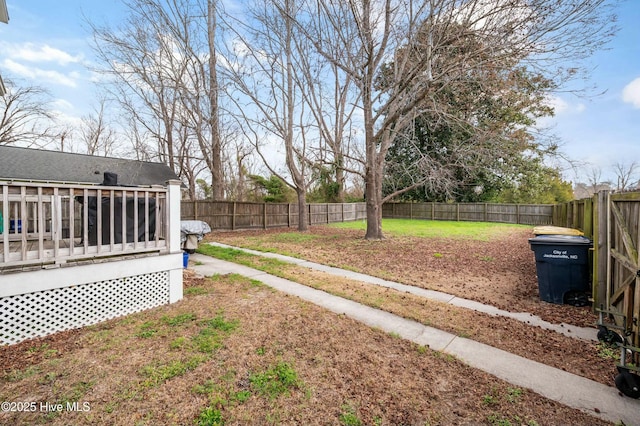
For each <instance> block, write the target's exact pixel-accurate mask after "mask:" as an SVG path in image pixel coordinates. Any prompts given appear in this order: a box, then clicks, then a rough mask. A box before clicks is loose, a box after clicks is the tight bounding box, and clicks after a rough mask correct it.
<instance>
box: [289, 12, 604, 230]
mask: <svg viewBox="0 0 640 426" xmlns="http://www.w3.org/2000/svg"><path fill="white" fill-rule="evenodd" d="M608 3H609V2H607V1H606V0H593V1H586V2H585V1H579V0H567V1H563V2H558V1H557V0H531V1H523V0H522V1H521V0H515V1H514V0H496V1H486V0H465V1H452V0H428V1H424V2H407V1H402V0H322V1H321V0H318V1H309V2H308V3H307V4H308V7H309V10H308V13H305V14H300V15H299V16H300V17H304V18H303V19H300V18H298V19H297V23H298V25H299V29H300V30H301V31H303V32H304V33H305V34H306V35H307V36H308V37H309V40H311V42H312V43H313V45H314V46H315V48H316V49H317V51H318V52H319V53H320V54H322V55H323V56H324V57H325V58H326V59H327V60H328V61H330V62H331V63H332V64H334V65H336V66H337V67H340V68H341V69H342V70H343V71H344V72H345V73H347V74H348V75H350V76H351V78H353V80H354V82H355V84H356V86H357V87H358V90H359V94H360V100H359V106H360V108H361V114H362V127H363V129H364V135H365V136H364V139H365V145H366V147H365V151H366V160H365V174H366V203H367V233H366V238H368V239H380V238H383V233H382V228H381V219H382V210H381V208H382V203H383V202H384V199H383V196H382V181H383V172H384V167H385V156H386V154H387V151H388V149H389V147H390V145H391V143H392V142H393V141H394V140H395V138H396V137H397V136H398V134H399V132H401V131H403V130H404V129H406V128H408V127H409V126H410V125H411V123H412V120H413V119H414V117H415V116H416V114H418V113H420V112H421V111H425V110H426V111H429V110H434V109H437V103H435V104H434V102H433V100H434V99H435V97H436V95H437V94H438V91H440V90H442V89H444V88H447V87H448V86H449V84H450V83H451V82H455V81H458V79H459V78H461V77H463V76H464V75H465V73H466V72H467V71H469V70H470V69H471V68H470V67H479V66H488V65H490V66H491V67H492V69H493V70H494V72H501V71H503V70H506V69H509V68H510V67H511V66H513V64H514V62H515V63H519V64H521V65H525V66H528V67H531V68H532V69H535V70H538V71H541V72H544V74H545V75H546V76H548V78H550V79H553V81H554V82H555V83H556V84H557V85H560V84H562V83H564V82H565V81H567V79H569V78H571V77H575V76H576V75H577V72H576V71H577V70H579V69H580V68H579V66H578V65H576V66H572V67H571V68H565V67H563V64H566V63H567V62H569V61H570V60H573V61H580V60H581V59H584V58H586V57H587V56H589V55H590V54H591V53H592V52H593V51H594V50H595V49H598V48H600V47H601V46H602V45H603V43H605V42H606V41H607V40H608V38H609V37H610V36H611V34H612V22H613V21H612V16H611V14H610V13H609V10H607V9H606V7H607V4H608ZM468 38H475V39H476V40H478V42H479V43H478V46H481V47H480V48H478V49H476V50H469V51H468V52H465V55H464V56H462V57H457V58H456V60H453V61H440V60H439V59H441V58H443V57H451V55H450V52H451V50H452V49H455V48H456V41H458V40H461V39H468ZM403 52H410V54H409V53H403ZM390 66H391V67H392V69H391V70H389V69H388V67H390ZM389 73H390V75H391V76H392V78H390V79H388V80H386V81H385V84H380V80H379V79H380V78H381V77H383V76H384V75H385V74H389ZM436 111H437V110H436Z"/></svg>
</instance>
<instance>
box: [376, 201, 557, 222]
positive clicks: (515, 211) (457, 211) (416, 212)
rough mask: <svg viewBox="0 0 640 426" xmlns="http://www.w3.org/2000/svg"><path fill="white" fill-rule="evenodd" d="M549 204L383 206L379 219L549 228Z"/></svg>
mask: <svg viewBox="0 0 640 426" xmlns="http://www.w3.org/2000/svg"><path fill="white" fill-rule="evenodd" d="M553 213H554V206H553V205H552V204H492V203H386V204H384V205H383V206H382V217H383V218H395V219H424V220H452V221H472V222H501V223H514V224H523V225H550V224H551V223H552V222H553Z"/></svg>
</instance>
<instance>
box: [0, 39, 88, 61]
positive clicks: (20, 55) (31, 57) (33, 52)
mask: <svg viewBox="0 0 640 426" xmlns="http://www.w3.org/2000/svg"><path fill="white" fill-rule="evenodd" d="M3 50H5V52H6V53H7V56H8V57H9V58H11V59H15V60H19V61H28V62H55V63H57V64H59V65H62V66H65V65H68V64H73V63H79V62H81V61H82V59H83V55H81V54H80V55H75V56H74V55H71V54H69V53H67V52H65V51H63V50H60V49H57V48H55V47H51V46H49V45H48V44H42V45H36V44H34V43H23V44H8V45H5V46H4V49H3Z"/></svg>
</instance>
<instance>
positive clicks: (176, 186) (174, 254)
mask: <svg viewBox="0 0 640 426" xmlns="http://www.w3.org/2000/svg"><path fill="white" fill-rule="evenodd" d="M180 198H181V197H180V181H178V180H170V181H168V182H167V204H168V206H167V207H168V211H169V212H168V214H169V220H168V221H167V222H168V227H169V229H168V232H167V239H168V240H169V241H168V244H169V253H170V257H171V260H170V262H171V269H170V270H169V303H174V302H177V301H178V300H181V299H182V297H183V291H182V249H181V248H180Z"/></svg>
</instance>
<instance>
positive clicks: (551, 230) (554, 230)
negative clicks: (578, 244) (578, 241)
mask: <svg viewBox="0 0 640 426" xmlns="http://www.w3.org/2000/svg"><path fill="white" fill-rule="evenodd" d="M533 233H534V234H536V235H584V232H582V231H580V230H579V229H573V228H563V227H562V226H550V225H545V226H536V227H535V228H533Z"/></svg>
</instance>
